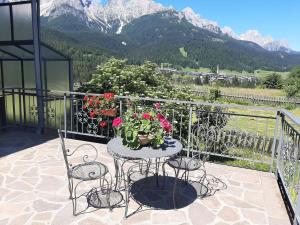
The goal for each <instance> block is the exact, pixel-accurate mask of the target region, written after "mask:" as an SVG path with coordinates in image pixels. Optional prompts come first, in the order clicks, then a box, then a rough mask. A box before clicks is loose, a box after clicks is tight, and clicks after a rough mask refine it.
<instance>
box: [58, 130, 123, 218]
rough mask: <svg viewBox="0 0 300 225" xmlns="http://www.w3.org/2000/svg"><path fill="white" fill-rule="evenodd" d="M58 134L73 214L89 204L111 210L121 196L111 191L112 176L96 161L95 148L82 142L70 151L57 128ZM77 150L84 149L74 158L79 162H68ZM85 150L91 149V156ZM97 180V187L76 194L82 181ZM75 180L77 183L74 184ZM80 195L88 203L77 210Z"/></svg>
mask: <svg viewBox="0 0 300 225" xmlns="http://www.w3.org/2000/svg"><path fill="white" fill-rule="evenodd" d="M58 135H59V138H60V143H61V148H62V151H63V156H64V160H65V164H66V168H67V177H68V187H69V192H70V199H71V200H72V205H73V215H74V216H76V215H79V214H81V213H84V212H86V210H87V209H88V208H89V207H91V206H92V207H95V208H109V209H110V210H112V207H113V205H114V204H116V203H117V202H118V201H119V200H120V201H122V199H123V197H122V196H120V195H121V194H117V193H116V192H114V193H112V186H113V184H112V177H111V175H110V173H109V171H108V168H107V166H106V165H104V164H102V163H100V162H98V161H96V160H97V159H98V151H97V149H96V148H95V147H94V146H93V145H91V144H82V145H80V146H78V147H77V148H75V149H74V150H73V151H70V150H69V149H67V148H66V146H65V141H64V138H63V134H62V132H61V131H60V130H58ZM79 150H81V151H84V152H83V156H82V155H81V156H80V157H79V159H78V158H76V159H77V161H81V162H80V163H76V165H72V163H70V158H71V157H72V156H73V157H75V154H76V153H77V152H78V151H79ZM86 151H92V153H93V154H92V155H93V156H91V155H89V154H88V153H87V152H86ZM97 180H98V181H99V185H97V187H93V188H92V189H89V190H87V191H85V192H83V193H81V194H77V189H78V186H79V185H80V184H81V183H82V182H85V181H97ZM75 182H77V183H76V184H75ZM112 195H113V196H112ZM81 197H85V198H87V203H88V204H87V207H86V208H85V209H84V210H82V211H80V212H77V200H78V199H79V198H81ZM112 198H114V199H113V202H114V204H111V201H112ZM116 199H117V200H116Z"/></svg>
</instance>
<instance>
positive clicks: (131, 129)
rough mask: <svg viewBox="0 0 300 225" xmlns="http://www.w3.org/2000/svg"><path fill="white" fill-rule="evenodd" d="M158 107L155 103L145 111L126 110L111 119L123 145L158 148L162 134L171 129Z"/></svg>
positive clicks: (135, 148)
mask: <svg viewBox="0 0 300 225" xmlns="http://www.w3.org/2000/svg"><path fill="white" fill-rule="evenodd" d="M159 109H160V105H159V104H158V103H157V104H155V105H154V109H151V110H149V111H147V112H134V111H133V110H128V111H127V112H126V113H125V115H124V117H122V118H120V117H118V118H115V119H114V120H113V127H114V128H115V129H116V130H117V133H118V134H119V135H120V136H121V138H122V140H123V144H124V145H125V146H127V147H129V148H131V149H133V150H137V149H139V148H140V147H142V146H144V145H151V146H152V147H153V148H159V147H160V146H161V145H162V144H163V143H164V136H165V135H166V134H167V133H170V132H171V131H172V126H171V124H170V123H169V121H168V120H167V119H166V118H165V117H164V116H163V115H162V114H161V113H160V111H159Z"/></svg>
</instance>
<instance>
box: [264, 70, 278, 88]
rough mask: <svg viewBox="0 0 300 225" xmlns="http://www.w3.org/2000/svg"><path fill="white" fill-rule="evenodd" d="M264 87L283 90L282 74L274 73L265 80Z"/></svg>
mask: <svg viewBox="0 0 300 225" xmlns="http://www.w3.org/2000/svg"><path fill="white" fill-rule="evenodd" d="M263 86H264V87H265V88H269V89H282V87H283V80H282V77H281V75H280V74H278V73H272V74H270V75H268V76H267V77H266V78H265V79H264V80H263Z"/></svg>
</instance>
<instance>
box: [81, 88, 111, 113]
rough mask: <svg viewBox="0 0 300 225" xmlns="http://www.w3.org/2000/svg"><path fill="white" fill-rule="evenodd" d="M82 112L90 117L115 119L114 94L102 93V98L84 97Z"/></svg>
mask: <svg viewBox="0 0 300 225" xmlns="http://www.w3.org/2000/svg"><path fill="white" fill-rule="evenodd" d="M83 100H84V101H83V110H86V111H88V112H89V116H90V117H92V118H93V117H96V116H108V117H116V115H117V105H116V100H115V95H114V93H104V94H103V96H85V97H84V99H83Z"/></svg>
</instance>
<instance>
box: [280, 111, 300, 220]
mask: <svg viewBox="0 0 300 225" xmlns="http://www.w3.org/2000/svg"><path fill="white" fill-rule="evenodd" d="M280 115H281V130H280V142H279V145H278V149H277V175H278V176H279V178H280V179H281V182H282V185H283V189H284V191H285V193H286V195H287V197H288V201H289V202H290V205H291V207H292V209H293V210H292V211H293V213H292V214H294V215H292V216H293V217H294V222H296V220H298V221H300V220H299V219H300V196H299V188H300V161H299V159H300V152H299V151H300V121H299V119H298V118H296V117H294V116H293V115H291V114H290V113H288V112H287V111H281V114H280Z"/></svg>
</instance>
